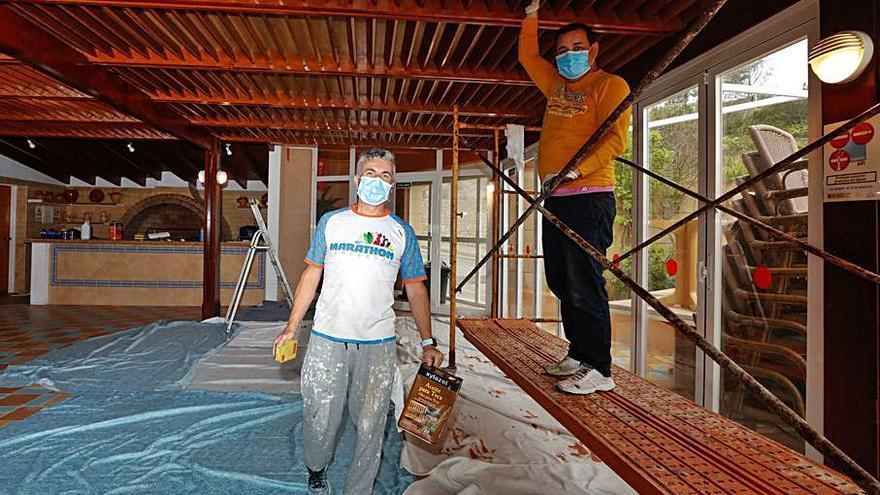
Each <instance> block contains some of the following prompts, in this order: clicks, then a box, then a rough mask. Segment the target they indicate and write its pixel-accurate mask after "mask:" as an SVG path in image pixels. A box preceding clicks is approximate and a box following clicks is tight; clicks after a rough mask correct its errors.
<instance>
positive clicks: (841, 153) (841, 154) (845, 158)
mask: <svg viewBox="0 0 880 495" xmlns="http://www.w3.org/2000/svg"><path fill="white" fill-rule="evenodd" d="M828 166H830V167H831V169H832V170H835V171H838V172H839V171H841V170H845V169H846V167H848V166H849V153H847V152H846V150H836V151H835V152H834V153H831V156H830V157H829V158H828Z"/></svg>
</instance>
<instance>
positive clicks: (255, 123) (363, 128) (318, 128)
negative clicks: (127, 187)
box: [191, 119, 491, 137]
mask: <svg viewBox="0 0 880 495" xmlns="http://www.w3.org/2000/svg"><path fill="white" fill-rule="evenodd" d="M191 123H192V124H193V125H198V126H204V127H212V128H215V127H216V128H230V129H242V128H247V129H280V130H288V131H307V132H320V133H328V134H338V133H352V132H367V133H384V134H406V135H423V136H446V135H449V136H452V126H445V127H438V126H425V125H415V124H414V125H396V126H395V125H372V124H349V123H348V122H333V123H330V124H317V123H314V122H312V121H271V120H268V121H267V120H258V119H200V120H195V121H193V122H191ZM461 134H462V135H464V136H470V137H486V136H491V133H488V131H486V132H479V131H476V130H463V131H461Z"/></svg>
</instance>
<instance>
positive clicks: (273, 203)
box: [265, 145, 283, 301]
mask: <svg viewBox="0 0 880 495" xmlns="http://www.w3.org/2000/svg"><path fill="white" fill-rule="evenodd" d="M281 153H283V149H282V147H281V146H278V145H276V146H274V147H272V151H270V152H269V183H268V184H266V186H267V187H268V188H269V207H268V209H267V214H268V216H269V218H268V222H267V223H268V225H267V227H269V239H270V240H271V242H272V245H273V246H275V248H276V249H278V230H279V215H280V214H281V208H280V205H279V203H280V200H281ZM265 297H266V300H267V301H277V300H278V283H277V280H276V278H275V268H273V267H272V263H268V259H267V263H266V296H265Z"/></svg>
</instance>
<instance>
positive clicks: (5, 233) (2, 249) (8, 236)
mask: <svg viewBox="0 0 880 495" xmlns="http://www.w3.org/2000/svg"><path fill="white" fill-rule="evenodd" d="M11 198H12V188H11V187H9V186H0V294H6V293H8V292H9V241H11V240H12V232H11V231H10V227H11V225H10V224H11V222H12V205H11V204H10V199H11Z"/></svg>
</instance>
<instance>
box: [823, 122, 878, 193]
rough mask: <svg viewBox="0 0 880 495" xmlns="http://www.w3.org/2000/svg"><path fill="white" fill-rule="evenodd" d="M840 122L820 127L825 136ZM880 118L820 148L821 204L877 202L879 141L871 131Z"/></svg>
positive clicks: (862, 124) (854, 127) (861, 124)
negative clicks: (821, 159) (821, 165)
mask: <svg viewBox="0 0 880 495" xmlns="http://www.w3.org/2000/svg"><path fill="white" fill-rule="evenodd" d="M841 124H843V122H838V123H836V124H829V125H826V126H825V127H824V131H825V132H826V133H828V132H831V131H832V130H834V129H837V128H839V127H840V125H841ZM877 126H880V117H877V116H875V117H872V118H871V119H869V120H867V121H864V122H860V123H858V124H856V125H855V126H853V128H852V129H850V130H849V131H848V132H844V133H841V134H840V135H839V136H836V137H835V138H834V139H832V140H830V141H828V143H827V144H826V145H825V147H824V148H823V150H824V162H825V163H824V165H823V167H822V172H823V177H822V182H823V186H824V188H825V191H824V192H825V194H824V195H825V201H826V202H836V201H866V200H873V201H876V200H880V139H875V136H874V132H875V130H876V129H877V128H878V127H877Z"/></svg>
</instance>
